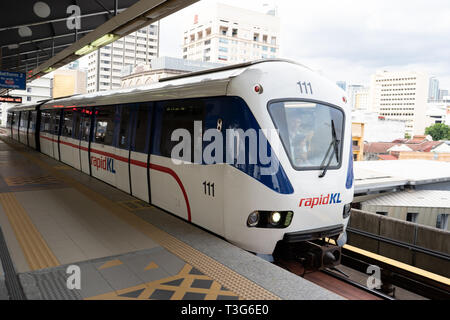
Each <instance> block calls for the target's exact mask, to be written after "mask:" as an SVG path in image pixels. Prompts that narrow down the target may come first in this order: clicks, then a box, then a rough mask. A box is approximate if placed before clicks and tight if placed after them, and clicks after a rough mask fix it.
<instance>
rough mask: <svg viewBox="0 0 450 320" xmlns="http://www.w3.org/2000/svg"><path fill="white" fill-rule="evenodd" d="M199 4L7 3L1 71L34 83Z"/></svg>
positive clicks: (109, 0)
mask: <svg viewBox="0 0 450 320" xmlns="http://www.w3.org/2000/svg"><path fill="white" fill-rule="evenodd" d="M197 1H198V0H42V1H40V0H13V1H1V2H0V47H1V50H0V70H1V71H10V72H23V73H27V80H28V81H31V80H33V79H36V78H37V77H40V76H42V75H44V74H45V73H48V72H51V71H53V70H55V69H57V68H59V67H62V66H64V65H66V64H68V63H70V62H72V61H74V60H77V59H78V58H80V57H81V56H83V55H85V54H88V53H89V52H92V51H93V50H96V49H98V48H100V47H102V46H104V45H106V44H108V43H109V42H111V41H113V40H117V39H118V38H120V37H123V36H125V35H127V34H129V33H132V32H134V31H136V30H138V29H141V28H143V27H145V26H147V25H149V24H151V23H154V22H156V21H158V20H159V19H161V18H164V17H165V16H168V15H170V14H172V13H174V12H176V11H178V10H181V9H183V8H185V7H187V6H189V5H191V4H192V3H195V2H197ZM0 91H1V89H0Z"/></svg>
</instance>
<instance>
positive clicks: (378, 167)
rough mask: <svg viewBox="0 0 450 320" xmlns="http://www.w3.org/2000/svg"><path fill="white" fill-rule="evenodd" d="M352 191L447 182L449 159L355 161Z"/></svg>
mask: <svg viewBox="0 0 450 320" xmlns="http://www.w3.org/2000/svg"><path fill="white" fill-rule="evenodd" d="M354 170H355V193H365V192H368V191H381V190H392V189H393V188H399V187H403V186H408V185H410V186H414V185H423V184H430V183H438V182H446V181H450V162H438V161H432V160H386V161H357V162H355V164H354Z"/></svg>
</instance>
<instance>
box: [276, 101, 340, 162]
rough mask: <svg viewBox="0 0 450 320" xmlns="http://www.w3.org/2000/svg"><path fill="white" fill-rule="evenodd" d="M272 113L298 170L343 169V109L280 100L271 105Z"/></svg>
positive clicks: (287, 150) (288, 152) (287, 151)
mask: <svg viewBox="0 0 450 320" xmlns="http://www.w3.org/2000/svg"><path fill="white" fill-rule="evenodd" d="M269 112H270V115H271V117H272V120H273V121H274V124H275V127H276V128H277V129H278V131H279V135H280V137H281V140H282V142H283V145H284V148H285V150H286V153H287V154H288V155H289V158H290V160H291V163H292V166H293V167H294V168H295V169H296V170H316V169H321V168H323V167H324V166H328V167H329V169H337V168H339V167H340V165H341V162H342V157H341V155H342V136H343V128H344V114H343V112H342V111H341V110H340V109H338V108H336V107H331V106H328V105H323V104H320V103H313V102H301V101H280V102H273V103H271V104H270V105H269Z"/></svg>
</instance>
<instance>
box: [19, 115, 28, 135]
mask: <svg viewBox="0 0 450 320" xmlns="http://www.w3.org/2000/svg"><path fill="white" fill-rule="evenodd" d="M27 128H28V111H22V112H21V116H20V129H22V131H26V129H27Z"/></svg>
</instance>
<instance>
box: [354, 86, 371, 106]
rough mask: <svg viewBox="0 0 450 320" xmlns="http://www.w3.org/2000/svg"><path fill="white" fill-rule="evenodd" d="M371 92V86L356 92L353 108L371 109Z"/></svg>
mask: <svg viewBox="0 0 450 320" xmlns="http://www.w3.org/2000/svg"><path fill="white" fill-rule="evenodd" d="M369 94H370V88H368V87H363V88H361V89H360V90H358V91H356V92H355V95H354V98H353V108H354V109H358V110H368V109H369Z"/></svg>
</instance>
